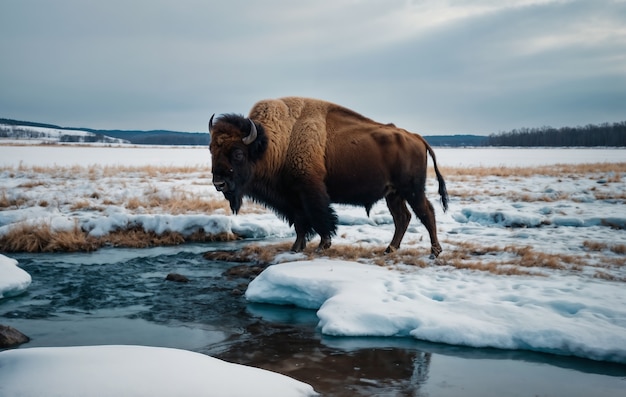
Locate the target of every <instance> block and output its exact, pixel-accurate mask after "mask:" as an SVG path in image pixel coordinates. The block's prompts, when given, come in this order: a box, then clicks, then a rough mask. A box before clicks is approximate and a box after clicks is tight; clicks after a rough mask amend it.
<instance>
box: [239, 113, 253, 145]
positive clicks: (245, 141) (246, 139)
mask: <svg viewBox="0 0 626 397" xmlns="http://www.w3.org/2000/svg"><path fill="white" fill-rule="evenodd" d="M248 120H250V119H248ZM256 134H257V132H256V126H255V125H254V122H253V121H252V120H250V134H249V135H248V136H247V137H245V138H243V139H242V141H243V143H245V144H246V145H249V144H251V143H252V142H254V140H255V139H256Z"/></svg>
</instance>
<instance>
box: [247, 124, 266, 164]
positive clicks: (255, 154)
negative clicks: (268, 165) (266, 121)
mask: <svg viewBox="0 0 626 397" xmlns="http://www.w3.org/2000/svg"><path fill="white" fill-rule="evenodd" d="M254 126H255V127H256V139H255V140H254V141H252V142H250V143H249V144H247V145H248V158H249V159H250V161H253V162H256V161H257V160H259V159H260V158H261V157H262V156H263V154H264V153H265V151H266V150H267V143H268V139H267V135H266V134H265V128H263V125H261V124H259V123H254Z"/></svg>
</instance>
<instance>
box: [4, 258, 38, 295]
mask: <svg viewBox="0 0 626 397" xmlns="http://www.w3.org/2000/svg"><path fill="white" fill-rule="evenodd" d="M31 282H32V278H31V277H30V274H28V273H26V272H25V271H24V270H22V269H20V268H19V267H17V261H16V260H15V259H12V258H7V257H6V256H4V255H2V254H0V299H2V298H7V297H10V296H15V295H19V294H21V293H22V292H24V291H25V290H26V288H28V286H29V285H30V283H31Z"/></svg>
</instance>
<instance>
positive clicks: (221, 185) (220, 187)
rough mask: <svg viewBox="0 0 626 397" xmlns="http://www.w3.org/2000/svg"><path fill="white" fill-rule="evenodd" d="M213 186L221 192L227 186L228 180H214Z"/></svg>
mask: <svg viewBox="0 0 626 397" xmlns="http://www.w3.org/2000/svg"><path fill="white" fill-rule="evenodd" d="M213 186H215V188H216V189H217V191H218V192H221V191H222V190H224V188H225V187H226V182H224V181H213Z"/></svg>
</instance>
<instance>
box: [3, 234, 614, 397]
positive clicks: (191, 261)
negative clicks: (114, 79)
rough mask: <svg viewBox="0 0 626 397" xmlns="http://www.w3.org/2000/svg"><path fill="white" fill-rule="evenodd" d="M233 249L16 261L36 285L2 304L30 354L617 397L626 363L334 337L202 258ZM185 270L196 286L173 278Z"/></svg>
mask: <svg viewBox="0 0 626 397" xmlns="http://www.w3.org/2000/svg"><path fill="white" fill-rule="evenodd" d="M225 247H228V248H230V249H236V248H237V245H236V244H215V245H187V246H179V247H169V248H153V249H144V250H129V249H103V250H100V251H97V252H94V253H77V254H14V255H12V257H14V258H15V259H17V260H18V261H19V262H20V266H21V267H22V268H23V269H25V270H26V271H28V272H29V273H30V274H31V275H32V278H33V283H32V285H31V286H30V288H29V289H28V290H27V292H26V293H25V294H23V295H21V296H18V297H15V298H11V299H4V300H2V301H0V323H2V324H5V325H10V326H13V327H15V328H18V329H20V330H21V331H22V332H24V333H25V334H27V335H29V336H30V337H31V338H32V341H31V342H30V343H28V344H25V345H23V346H22V347H23V348H27V347H35V346H75V345H100V344H138V345H148V346H162V347H175V348H182V349H187V350H193V351H197V352H201V353H206V354H209V355H212V356H217V357H219V358H222V359H225V360H227V361H231V362H237V363H241V364H247V365H253V366H256V367H262V368H266V369H270V370H274V371H278V372H282V373H284V374H287V375H289V376H292V377H294V378H296V379H299V380H302V381H304V382H307V383H309V384H311V385H312V386H313V387H314V388H315V389H316V390H317V391H318V392H321V393H322V394H323V395H325V396H342V395H346V396H347V395H350V396H355V395H356V396H358V395H363V396H367V395H374V394H375V395H390V396H395V395H403V396H448V395H449V396H454V395H460V394H462V395H465V396H479V395H480V396H490V395H492V396H508V395H569V396H587V395H596V396H618V395H621V392H623V388H624V385H625V382H626V366H624V365H619V364H611V363H600V362H595V361H591V360H584V359H577V358H571V357H560V356H554V355H548V354H540V353H531V352H523V351H508V350H507V351H502V350H495V349H471V348H460V347H454V346H446V345H438V344H430V343H424V342H419V341H416V340H415V339H412V338H332V337H327V336H322V335H321V334H320V333H319V332H317V331H316V329H315V326H316V324H317V322H318V320H317V317H316V316H315V312H314V311H307V310H302V309H295V308H290V307H281V306H273V305H258V304H249V303H247V302H246V301H245V298H244V297H243V296H242V295H241V292H242V291H244V290H245V283H246V282H247V280H246V279H244V278H231V277H228V276H225V275H224V271H225V270H227V269H228V268H230V267H232V266H235V264H233V263H224V262H211V261H207V260H205V259H204V258H203V256H202V253H204V252H205V251H207V250H210V249H224V248H225ZM168 273H180V274H183V275H185V276H187V277H188V278H189V279H190V282H189V283H175V282H169V281H165V280H164V279H165V277H166V275H167V274H168Z"/></svg>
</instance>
